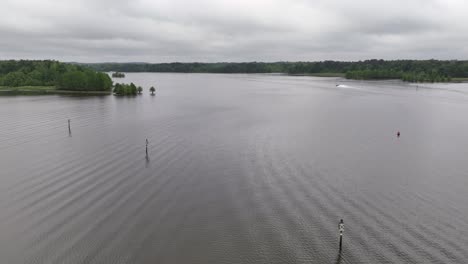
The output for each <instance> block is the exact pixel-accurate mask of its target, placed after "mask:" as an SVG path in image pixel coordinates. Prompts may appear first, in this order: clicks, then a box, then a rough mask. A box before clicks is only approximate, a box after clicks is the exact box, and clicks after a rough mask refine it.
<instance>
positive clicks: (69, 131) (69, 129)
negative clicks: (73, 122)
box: [68, 119, 71, 134]
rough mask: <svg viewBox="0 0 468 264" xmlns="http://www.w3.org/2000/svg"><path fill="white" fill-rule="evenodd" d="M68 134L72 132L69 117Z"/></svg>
mask: <svg viewBox="0 0 468 264" xmlns="http://www.w3.org/2000/svg"><path fill="white" fill-rule="evenodd" d="M68 134H71V127H70V119H68Z"/></svg>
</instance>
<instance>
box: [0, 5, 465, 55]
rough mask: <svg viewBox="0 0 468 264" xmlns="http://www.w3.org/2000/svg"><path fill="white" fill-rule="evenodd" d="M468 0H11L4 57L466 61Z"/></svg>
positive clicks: (1, 42) (1, 47) (0, 24)
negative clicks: (434, 59)
mask: <svg viewBox="0 0 468 264" xmlns="http://www.w3.org/2000/svg"><path fill="white" fill-rule="evenodd" d="M465 10H468V2H466V1H464V0H381V1H374V0H354V1H350V0H341V1H339V0H315V1H314V0H310V1H306V0H289V1H286V0H256V1H252V0H237V1H227V0H226V1H222V0H198V1H181V0H178V1H175V0H172V1H171V0H134V1H130V0H114V1H110V0H2V8H1V9H0V36H1V38H0V59H10V58H12V59H45V58H48V59H58V60H63V61H83V62H99V61H148V62H168V61H208V62H213V61H254V60H255V61H278V60H302V61H304V60H311V61H314V60H325V59H334V60H360V59H368V58H384V59H400V58H414V59H428V58H436V59H467V57H468V49H467V48H466V46H467V44H468V35H466V34H464V32H467V29H468V16H466V15H465V14H464V12H465Z"/></svg>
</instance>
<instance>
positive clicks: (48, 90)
mask: <svg viewBox="0 0 468 264" xmlns="http://www.w3.org/2000/svg"><path fill="white" fill-rule="evenodd" d="M51 94H63V95H110V94H111V92H110V91H70V90H59V89H57V87H55V86H18V87H8V86H0V96H2V95H51Z"/></svg>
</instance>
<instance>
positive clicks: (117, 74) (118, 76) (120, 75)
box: [112, 72, 125, 78]
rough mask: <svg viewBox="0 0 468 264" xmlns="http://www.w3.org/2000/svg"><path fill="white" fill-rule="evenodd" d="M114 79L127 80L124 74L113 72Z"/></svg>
mask: <svg viewBox="0 0 468 264" xmlns="http://www.w3.org/2000/svg"><path fill="white" fill-rule="evenodd" d="M112 77H113V78H125V74H124V73H123V72H113V73H112Z"/></svg>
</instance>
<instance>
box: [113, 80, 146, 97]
mask: <svg viewBox="0 0 468 264" xmlns="http://www.w3.org/2000/svg"><path fill="white" fill-rule="evenodd" d="M142 91H143V88H142V87H141V86H138V87H137V86H136V85H135V84H134V83H130V84H123V83H122V84H121V83H116V84H115V86H114V94H115V95H137V94H141V92H142Z"/></svg>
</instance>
